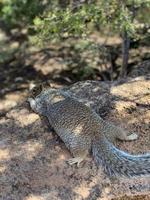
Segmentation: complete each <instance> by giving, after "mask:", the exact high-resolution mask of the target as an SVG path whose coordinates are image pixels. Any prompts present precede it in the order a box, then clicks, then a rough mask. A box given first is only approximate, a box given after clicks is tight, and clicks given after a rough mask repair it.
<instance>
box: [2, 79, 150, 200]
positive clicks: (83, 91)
mask: <svg viewBox="0 0 150 200" xmlns="http://www.w3.org/2000/svg"><path fill="white" fill-rule="evenodd" d="M65 90H68V91H69V92H70V93H72V94H73V95H75V96H76V97H77V98H79V99H80V100H81V101H83V102H84V103H85V104H87V105H88V106H90V107H91V108H92V109H94V110H95V111H96V112H97V113H98V114H100V115H101V116H102V117H103V118H104V119H106V120H108V121H111V122H113V123H114V124H116V125H119V126H121V127H123V128H126V129H127V130H129V131H134V132H137V133H138V135H139V138H138V140H136V141H132V142H119V141H118V142H117V146H118V147H119V148H121V149H123V150H125V151H128V152H130V153H133V154H136V153H143V152H150V151H149V150H150V131H149V130H150V81H149V80H147V79H146V78H144V77H143V76H141V77H138V78H130V79H128V80H126V81H123V82H120V83H115V84H113V85H112V84H111V83H107V82H105V83H102V82H96V81H85V82H78V83H76V84H74V85H72V86H70V87H69V88H65ZM70 157H71V155H70V153H69V152H68V150H67V149H66V148H65V146H64V144H63V143H62V142H61V141H60V140H59V139H57V138H56V135H55V133H54V132H53V130H52V129H51V127H50V126H49V125H48V122H47V120H46V119H45V118H43V117H39V116H38V115H37V114H35V113H33V112H32V110H31V109H30V108H29V105H28V103H26V102H24V103H22V104H20V105H17V106H16V107H15V108H13V109H11V110H10V111H8V112H7V114H6V115H5V116H1V118H0V163H1V164H0V173H1V176H0V199H4V200H55V199H56V200H83V199H85V200H101V199H102V200H107V199H115V200H125V199H126V200H129V199H130V200H131V199H132V200H133V199H134V200H148V199H150V177H143V178H132V179H128V178H119V179H117V180H114V179H113V180H110V179H109V178H108V177H107V176H106V175H105V174H104V173H103V170H102V168H101V167H99V168H97V167H96V165H95V163H94V160H93V158H91V157H89V158H87V160H86V161H85V162H83V163H82V164H81V166H80V167H79V168H78V167H77V166H68V164H67V163H66V160H67V159H69V158H70Z"/></svg>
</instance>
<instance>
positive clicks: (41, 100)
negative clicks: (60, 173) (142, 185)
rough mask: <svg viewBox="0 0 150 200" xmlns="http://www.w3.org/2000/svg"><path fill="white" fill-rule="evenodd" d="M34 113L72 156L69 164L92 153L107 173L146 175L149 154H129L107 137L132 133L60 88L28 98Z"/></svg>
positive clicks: (149, 172) (132, 138)
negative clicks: (43, 120)
mask: <svg viewBox="0 0 150 200" xmlns="http://www.w3.org/2000/svg"><path fill="white" fill-rule="evenodd" d="M28 101H29V103H30V106H31V108H32V109H33V111H35V112H36V113H38V114H40V115H43V116H46V117H47V118H48V120H49V122H50V125H51V126H52V127H53V128H54V130H55V131H56V133H57V134H58V135H59V136H60V138H61V139H62V141H63V142H64V143H65V145H66V147H67V148H68V149H69V150H70V152H71V154H72V155H73V158H72V159H69V160H68V163H69V164H71V165H72V164H75V163H77V165H79V164H80V162H82V161H83V160H84V159H85V158H86V156H87V154H88V153H89V152H92V154H93V157H94V159H95V161H96V163H97V164H98V165H99V164H102V165H103V166H104V169H105V172H106V173H107V174H108V175H110V176H117V175H122V176H128V177H131V176H137V175H138V176H140V175H144V174H150V154H143V155H137V156H135V155H130V154H128V153H125V152H124V151H121V150H119V149H117V148H116V147H115V146H114V145H113V144H112V143H111V142H110V141H109V140H108V138H109V137H108V135H109V136H110V135H113V137H116V138H118V139H121V140H134V139H136V138H137V135H136V134H134V133H133V134H131V135H129V136H128V135H127V133H126V131H124V130H122V129H121V128H119V127H116V126H115V125H112V124H110V123H109V122H106V121H104V120H103V119H102V118H101V117H100V116H99V115H98V114H97V113H96V112H95V111H93V110H92V109H90V108H89V107H88V106H86V105H84V104H83V103H82V102H79V101H78V100H77V99H76V98H74V97H72V96H71V95H70V94H68V93H67V92H65V91H63V90H61V89H54V88H49V89H46V90H43V91H41V93H40V94H39V95H37V96H36V97H35V98H28Z"/></svg>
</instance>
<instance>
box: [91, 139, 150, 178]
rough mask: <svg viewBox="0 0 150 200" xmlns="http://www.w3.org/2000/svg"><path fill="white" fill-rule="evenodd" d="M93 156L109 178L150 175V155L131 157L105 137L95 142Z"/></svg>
mask: <svg viewBox="0 0 150 200" xmlns="http://www.w3.org/2000/svg"><path fill="white" fill-rule="evenodd" d="M92 152H93V156H94V158H95V160H96V163H97V164H102V166H104V167H105V172H106V173H107V174H108V175H109V176H117V175H123V176H128V177H132V176H142V175H150V154H143V155H130V154H128V153H125V152H124V151H121V150H119V149H117V148H116V147H115V146H114V145H113V144H112V143H110V142H109V141H108V140H107V139H106V137H105V136H101V137H100V138H99V139H97V140H95V141H94V142H93V146H92Z"/></svg>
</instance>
